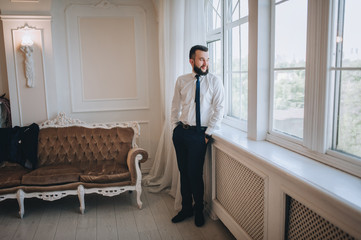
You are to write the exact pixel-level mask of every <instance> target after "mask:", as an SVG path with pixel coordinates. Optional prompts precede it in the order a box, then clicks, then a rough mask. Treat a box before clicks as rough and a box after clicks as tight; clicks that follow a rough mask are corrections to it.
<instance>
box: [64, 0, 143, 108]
mask: <svg viewBox="0 0 361 240" xmlns="http://www.w3.org/2000/svg"><path fill="white" fill-rule="evenodd" d="M65 15H66V27H67V29H66V31H67V36H68V57H69V73H70V90H71V105H72V111H73V112H92V111H118V110H135V109H148V108H149V93H148V91H149V88H148V67H147V34H146V17H145V15H146V14H145V10H144V9H143V8H141V7H139V6H123V5H115V4H112V3H110V2H109V1H107V0H103V1H100V2H99V3H98V4H95V5H91V4H89V5H84V4H82V5H80V4H72V5H70V6H68V7H67V8H66V10H65ZM82 19H86V20H88V19H98V20H99V21H102V20H107V19H115V20H119V21H121V20H122V19H133V21H134V34H135V36H134V41H135V43H134V44H135V63H134V66H135V71H136V72H135V74H134V75H135V83H134V82H132V81H134V80H133V79H130V80H128V81H129V84H133V85H135V89H136V91H135V93H134V94H135V95H134V96H133V95H131V97H115V98H113V97H109V98H104V97H103V98H91V99H88V98H86V97H85V93H84V90H85V86H84V84H85V79H84V75H85V74H86V72H84V62H83V60H84V59H83V58H82V54H84V52H82V51H83V46H82V42H81V29H80V21H81V20H82ZM113 30H114V31H116V29H113ZM113 30H112V31H113ZM97 49H98V50H99V49H101V46H99V48H97ZM120 57H121V56H120ZM98 62H102V61H101V59H100V60H99V61H98ZM98 67H99V66H98ZM100 67H102V66H100ZM106 68H111V69H112V71H114V70H115V69H117V66H116V64H115V65H114V66H106ZM117 79H119V81H122V82H124V81H127V80H124V79H122V72H120V73H119V75H118V76H117ZM99 81H101V79H99ZM104 89H105V90H106V87H105V86H104ZM104 89H100V90H103V91H104Z"/></svg>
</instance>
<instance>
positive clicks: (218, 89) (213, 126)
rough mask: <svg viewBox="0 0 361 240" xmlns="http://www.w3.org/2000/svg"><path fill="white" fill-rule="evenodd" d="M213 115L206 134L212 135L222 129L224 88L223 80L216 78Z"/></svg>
mask: <svg viewBox="0 0 361 240" xmlns="http://www.w3.org/2000/svg"><path fill="white" fill-rule="evenodd" d="M212 108H213V114H212V115H211V117H210V119H209V123H208V127H207V130H206V134H208V135H212V133H213V132H214V131H215V130H218V129H220V125H221V122H222V119H223V114H224V88H223V84H222V82H221V80H220V79H219V78H216V79H215V81H214V92H213V99H212Z"/></svg>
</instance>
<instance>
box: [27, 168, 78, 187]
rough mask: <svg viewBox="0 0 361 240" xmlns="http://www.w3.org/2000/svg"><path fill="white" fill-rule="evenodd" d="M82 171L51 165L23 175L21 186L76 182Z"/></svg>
mask: <svg viewBox="0 0 361 240" xmlns="http://www.w3.org/2000/svg"><path fill="white" fill-rule="evenodd" d="M81 173H82V171H81V170H80V169H79V168H77V167H74V166H71V165H53V166H45V167H40V168H38V169H36V170H33V171H31V172H30V173H27V174H25V175H24V176H23V177H22V179H21V183H22V184H23V185H52V184H60V183H71V182H78V181H79V176H80V174H81Z"/></svg>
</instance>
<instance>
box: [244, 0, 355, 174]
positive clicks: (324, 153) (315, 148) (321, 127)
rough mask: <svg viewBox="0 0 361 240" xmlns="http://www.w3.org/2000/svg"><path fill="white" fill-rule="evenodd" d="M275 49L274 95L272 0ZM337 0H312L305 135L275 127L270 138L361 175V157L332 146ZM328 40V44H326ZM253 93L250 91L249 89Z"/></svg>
mask: <svg viewBox="0 0 361 240" xmlns="http://www.w3.org/2000/svg"><path fill="white" fill-rule="evenodd" d="M271 1H272V3H271V16H272V17H271V19H272V21H271V24H272V25H271V28H272V30H271V49H270V52H271V54H270V56H271V57H270V66H271V67H270V74H269V75H270V79H271V80H270V86H271V87H270V96H272V94H273V72H274V69H273V66H274V65H273V60H272V59H273V56H274V34H273V32H274V27H275V26H274V24H275V23H274V14H275V12H274V6H275V4H274V2H275V0H271ZM335 2H337V1H336V0H323V1H313V0H309V1H308V19H307V48H306V77H305V78H306V79H305V105H304V106H305V107H304V109H305V113H304V133H303V139H302V140H299V139H297V138H293V137H290V136H287V135H284V134H279V133H277V132H274V131H269V132H268V134H267V137H266V140H268V141H270V142H273V143H276V144H278V145H281V146H283V147H285V148H288V149H290V150H292V151H295V152H298V153H300V154H303V155H306V156H308V157H310V158H313V159H315V160H317V161H320V162H323V163H325V164H327V165H331V166H333V167H335V168H338V169H341V170H343V171H346V172H348V173H351V174H353V175H356V176H358V177H361V161H360V159H358V158H356V157H353V156H349V155H346V154H342V153H340V152H338V151H334V150H331V149H330V148H331V143H332V141H331V140H330V139H331V138H332V129H333V128H332V124H333V123H332V121H330V119H333V115H332V114H333V113H332V110H330V109H332V107H331V106H333V94H332V93H330V91H331V89H332V88H333V86H332V85H331V84H330V81H329V80H328V79H329V77H330V76H329V74H330V49H331V43H332V37H333V36H334V35H333V34H332V31H331V25H330V24H329V23H330V22H331V21H332V18H333V15H332V13H333V12H334V11H332V8H333V7H334V4H335ZM325 43H327V44H325ZM249 94H250V93H249ZM272 106H273V97H270V106H269V107H270V117H269V129H272V121H273V116H272Z"/></svg>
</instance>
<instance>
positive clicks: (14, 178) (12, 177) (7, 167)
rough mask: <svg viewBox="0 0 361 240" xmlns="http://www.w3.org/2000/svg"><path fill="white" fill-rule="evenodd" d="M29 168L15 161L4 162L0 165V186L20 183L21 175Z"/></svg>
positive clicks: (12, 185)
mask: <svg viewBox="0 0 361 240" xmlns="http://www.w3.org/2000/svg"><path fill="white" fill-rule="evenodd" d="M29 171H30V170H28V169H26V168H24V167H22V166H21V165H19V164H17V163H4V164H2V166H1V167H0V172H1V174H0V188H8V187H14V186H18V185H20V184H21V177H22V176H23V175H24V174H26V173H28V172H29Z"/></svg>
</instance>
